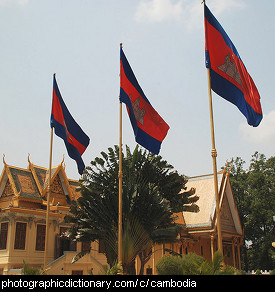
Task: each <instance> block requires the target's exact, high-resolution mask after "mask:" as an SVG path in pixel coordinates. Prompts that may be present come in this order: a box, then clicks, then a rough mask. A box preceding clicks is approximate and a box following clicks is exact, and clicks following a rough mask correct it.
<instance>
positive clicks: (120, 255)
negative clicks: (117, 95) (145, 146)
mask: <svg viewBox="0 0 275 292" xmlns="http://www.w3.org/2000/svg"><path fill="white" fill-rule="evenodd" d="M120 47H122V43H121V44H120ZM122 177H123V172H122V102H121V101H120V103H119V170H118V180H119V185H118V190H119V191H118V262H120V263H121V265H122Z"/></svg>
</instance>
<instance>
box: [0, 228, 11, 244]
mask: <svg viewBox="0 0 275 292" xmlns="http://www.w3.org/2000/svg"><path fill="white" fill-rule="evenodd" d="M8 227H9V223H8V222H5V223H1V230H0V249H6V248H7V237H8Z"/></svg>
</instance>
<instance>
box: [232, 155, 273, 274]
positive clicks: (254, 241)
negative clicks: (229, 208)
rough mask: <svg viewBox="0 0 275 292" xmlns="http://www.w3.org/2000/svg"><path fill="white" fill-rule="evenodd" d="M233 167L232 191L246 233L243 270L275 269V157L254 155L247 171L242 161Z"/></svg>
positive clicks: (234, 161)
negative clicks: (267, 157) (273, 247)
mask: <svg viewBox="0 0 275 292" xmlns="http://www.w3.org/2000/svg"><path fill="white" fill-rule="evenodd" d="M231 163H232V171H231V183H232V188H233V192H234V196H235V199H236V204H237V208H238V211H239V215H240V220H241V223H242V225H243V227H244V231H245V241H246V248H245V249H244V251H243V257H242V258H243V259H242V260H243V264H244V267H245V269H246V270H248V269H257V268H260V269H274V267H275V262H274V251H272V246H271V243H272V241H274V240H275V233H274V223H273V222H272V218H273V216H274V215H275V157H270V158H269V159H266V157H265V156H264V155H263V154H260V153H258V152H255V153H254V154H253V155H252V158H251V161H250V166H249V168H248V169H247V170H244V168H243V166H244V163H245V162H244V161H243V160H242V159H241V158H239V157H237V158H236V159H235V160H234V159H232V161H231Z"/></svg>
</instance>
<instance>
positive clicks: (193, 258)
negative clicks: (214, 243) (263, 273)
mask: <svg viewBox="0 0 275 292" xmlns="http://www.w3.org/2000/svg"><path fill="white" fill-rule="evenodd" d="M222 262H223V257H222V255H221V253H220V252H219V251H216V252H215V253H214V256H213V260H211V261H210V262H208V261H207V260H206V259H204V258H203V257H202V256H199V255H197V254H195V253H189V254H186V255H183V256H181V257H180V256H171V255H170V256H166V257H163V258H161V259H160V260H159V261H158V262H157V264H156V270H157V273H158V275H240V274H241V272H240V271H238V270H237V269H235V268H233V267H230V266H223V265H222Z"/></svg>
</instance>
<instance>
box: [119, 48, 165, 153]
mask: <svg viewBox="0 0 275 292" xmlns="http://www.w3.org/2000/svg"><path fill="white" fill-rule="evenodd" d="M120 102H123V103H125V104H126V107H127V111H128V115H129V118H130V121H131V124H132V127H133V130H134V135H135V139H136V142H137V143H139V144H140V145H141V146H143V147H145V148H146V149H148V150H149V151H150V152H152V153H154V154H159V151H160V147H161V143H162V141H163V139H164V138H165V137H166V135H167V132H168V130H169V126H168V125H167V124H166V122H165V121H164V120H163V119H162V117H161V116H160V115H159V114H158V113H157V112H156V111H155V109H154V108H153V107H152V105H151V103H150V102H149V100H148V99H147V97H146V96H145V94H144V92H143V91H142V89H141V87H140V86H139V84H138V81H137V79H136V77H135V75H134V73H133V71H132V69H131V67H130V65H129V63H128V60H127V59H126V57H125V55H124V52H123V50H122V47H121V48H120Z"/></svg>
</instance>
